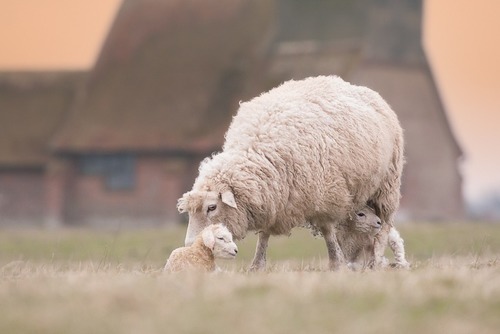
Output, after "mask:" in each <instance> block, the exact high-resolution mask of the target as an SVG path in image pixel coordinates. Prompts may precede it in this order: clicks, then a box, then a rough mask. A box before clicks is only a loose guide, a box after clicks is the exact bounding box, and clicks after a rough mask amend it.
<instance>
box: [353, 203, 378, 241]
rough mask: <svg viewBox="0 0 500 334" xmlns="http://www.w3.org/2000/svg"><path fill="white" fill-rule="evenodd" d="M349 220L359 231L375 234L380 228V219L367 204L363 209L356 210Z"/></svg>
mask: <svg viewBox="0 0 500 334" xmlns="http://www.w3.org/2000/svg"><path fill="white" fill-rule="evenodd" d="M351 220H352V222H351V223H352V225H351V226H353V228H354V229H355V230H356V231H358V232H361V233H367V234H369V235H376V234H377V233H379V232H380V230H381V228H382V221H381V220H380V218H379V217H378V216H377V215H376V214H375V211H374V210H373V209H372V208H370V207H369V206H365V207H364V208H363V209H361V210H358V211H356V213H355V215H354V216H353V217H352V218H351Z"/></svg>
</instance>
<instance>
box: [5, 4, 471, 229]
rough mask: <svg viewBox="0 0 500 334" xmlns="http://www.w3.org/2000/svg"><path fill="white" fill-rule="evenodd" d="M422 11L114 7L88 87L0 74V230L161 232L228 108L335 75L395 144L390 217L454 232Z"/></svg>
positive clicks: (456, 206) (452, 197)
mask: <svg viewBox="0 0 500 334" xmlns="http://www.w3.org/2000/svg"><path fill="white" fill-rule="evenodd" d="M420 41H421V2H420V1H411V0H405V1H397V0H384V1H383V0H379V1H366V0H357V1H345V0H338V1H333V0H332V1H319V0H312V1H307V2H306V1H300V0H280V1H268V0H255V1H251V0H218V1H201V0H199V1H181V0H168V1H167V0H164V1H157V0H142V1H135V0H125V1H124V2H123V4H122V6H121V8H120V10H119V12H118V14H117V17H116V19H115V22H114V24H113V26H112V28H111V30H110V32H109V35H108V37H107V39H106V42H105V44H104V46H103V48H102V51H101V54H100V56H99V58H98V60H97V62H96V64H95V66H94V68H93V69H92V70H91V71H90V72H88V73H4V74H2V75H0V138H1V141H0V224H1V225H7V224H16V225H19V224H27V223H32V224H33V223H34V224H47V225H50V226H58V225H61V224H75V225H84V226H96V225H99V226H101V225H105V226H113V225H116V224H119V225H127V226H146V225H147V226H160V225H163V224H165V223H167V222H174V221H178V220H179V219H180V216H179V215H178V213H177V211H176V209H175V204H176V200H177V198H178V197H180V195H181V194H182V193H183V192H184V191H186V190H188V189H189V188H190V187H191V185H192V183H193V181H194V178H195V177H196V174H197V168H198V164H199V162H200V160H201V159H203V158H204V157H206V156H208V155H210V154H211V153H212V152H214V151H216V150H218V149H220V147H221V145H222V142H223V134H224V131H225V130H226V129H227V127H228V125H229V123H230V121H231V117H232V115H233V114H234V113H235V111H236V110H237V107H238V101H240V100H246V99H248V98H251V97H252V96H255V95H256V94H258V93H259V92H261V91H264V90H267V89H269V88H271V87H273V86H275V85H277V84H279V83H280V82H282V81H284V80H287V79H291V78H294V79H300V78H303V77H307V76H310V75H318V74H336V75H340V76H341V77H343V78H344V79H346V80H348V81H352V82H354V83H358V84H362V85H366V86H368V87H371V88H373V89H375V90H377V91H379V92H380V93H381V95H382V96H383V97H384V98H386V99H387V101H388V102H389V103H390V104H391V105H392V106H393V108H394V109H395V111H396V112H397V113H398V115H399V117H400V120H401V123H402V126H403V128H404V129H405V135H406V145H407V146H406V156H407V165H406V169H405V175H404V179H403V189H402V191H403V199H402V205H401V210H400V218H402V219H451V218H453V219H456V218H463V215H464V208H463V207H464V206H463V200H462V192H461V178H460V174H459V169H458V161H459V159H460V157H461V155H462V153H461V151H460V148H459V146H458V145H457V143H456V140H455V138H454V136H453V133H452V131H451V129H450V126H449V124H448V122H447V118H446V114H445V112H444V110H443V107H442V104H441V102H440V99H439V95H438V93H437V89H436V87H435V84H434V81H433V78H432V75H431V71H430V70H429V67H428V65H427V62H426V59H425V56H424V53H423V51H422V48H421V42H420Z"/></svg>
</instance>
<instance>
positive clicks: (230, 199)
mask: <svg viewBox="0 0 500 334" xmlns="http://www.w3.org/2000/svg"><path fill="white" fill-rule="evenodd" d="M221 199H222V203H225V204H227V205H229V206H230V207H232V208H235V209H236V200H235V199H234V194H233V193H232V192H231V191H230V190H226V191H224V192H223V193H222V194H221Z"/></svg>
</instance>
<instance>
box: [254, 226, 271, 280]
mask: <svg viewBox="0 0 500 334" xmlns="http://www.w3.org/2000/svg"><path fill="white" fill-rule="evenodd" d="M269 236H270V234H269V233H267V232H263V231H260V232H259V237H258V239H257V246H256V248H255V255H254V257H253V261H252V264H251V265H250V271H257V270H263V269H265V267H266V251H267V245H268V243H269Z"/></svg>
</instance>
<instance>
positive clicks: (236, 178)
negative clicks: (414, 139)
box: [178, 76, 404, 269]
mask: <svg viewBox="0 0 500 334" xmlns="http://www.w3.org/2000/svg"><path fill="white" fill-rule="evenodd" d="M403 147H404V143H403V133H402V129H401V126H400V124H399V121H398V119H397V116H396V114H395V113H394V112H393V111H392V110H391V108H390V107H389V105H388V104H387V103H386V102H385V101H384V100H383V99H382V98H381V97H380V95H379V94H377V93H376V92H374V91H372V90H370V89H368V88H366V87H361V86H355V85H351V84H349V83H348V82H345V81H343V80H342V79H341V78H339V77H335V76H329V77H324V76H321V77H314V78H307V79H305V80H301V81H293V80H292V81H288V82H285V83H284V84H282V85H281V86H279V87H277V88H274V89H272V90H270V91H269V92H267V93H264V94H262V95H260V96H259V97H256V98H254V99H252V100H251V101H249V102H245V103H242V104H241V105H240V108H239V110H238V113H237V115H236V116H235V117H234V118H233V121H232V123H231V125H230V127H229V129H228V131H227V133H226V141H225V144H224V146H223V151H222V152H221V153H219V154H216V155H214V156H213V157H212V158H207V159H205V160H204V161H203V162H202V164H201V165H200V168H199V175H198V177H197V178H196V180H195V182H194V185H193V189H192V190H191V191H189V192H187V193H186V194H184V196H183V197H182V198H180V199H179V202H178V209H179V211H180V212H188V213H189V225H188V229H187V233H186V240H185V243H186V245H189V244H191V243H192V242H193V241H194V239H195V237H196V235H198V234H199V233H200V232H201V230H203V228H204V227H205V226H207V225H209V224H215V223H221V222H224V224H226V225H227V226H228V228H229V230H230V231H231V232H232V233H233V236H234V237H235V238H236V239H242V238H244V237H245V235H246V233H247V231H248V230H253V231H258V232H259V238H258V241H257V247H256V252H255V256H254V259H253V261H252V265H251V268H252V269H262V268H263V267H265V263H266V250H267V244H268V240H269V236H270V235H287V234H289V233H290V230H291V229H292V228H294V227H297V226H301V225H302V224H303V223H304V222H306V221H310V222H313V223H314V225H316V226H318V228H319V229H320V230H321V232H322V234H323V236H324V238H325V242H326V246H327V249H328V256H329V260H330V267H331V268H332V269H336V268H338V267H339V266H341V265H343V264H345V258H344V256H343V254H342V251H341V249H340V246H339V243H338V240H337V236H336V232H335V230H336V228H335V227H336V225H337V224H339V223H340V222H343V221H346V220H347V219H348V216H349V214H350V213H351V212H353V211H354V210H355V209H356V208H359V207H362V206H364V205H365V204H366V203H370V205H372V206H373V207H374V208H375V211H376V213H377V215H378V216H380V218H381V219H382V221H383V222H384V223H385V224H387V225H388V226H392V223H393V216H394V213H395V211H396V209H397V208H398V206H399V199H400V189H399V188H400V185H401V174H402V170H403ZM387 237H388V235H386V234H385V233H384V234H380V235H378V236H377V237H376V241H375V246H374V250H373V252H374V258H375V262H376V264H380V263H381V262H382V260H383V254H384V250H385V247H386V245H387Z"/></svg>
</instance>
